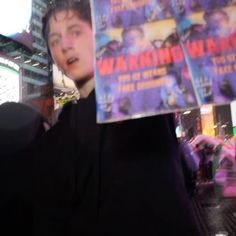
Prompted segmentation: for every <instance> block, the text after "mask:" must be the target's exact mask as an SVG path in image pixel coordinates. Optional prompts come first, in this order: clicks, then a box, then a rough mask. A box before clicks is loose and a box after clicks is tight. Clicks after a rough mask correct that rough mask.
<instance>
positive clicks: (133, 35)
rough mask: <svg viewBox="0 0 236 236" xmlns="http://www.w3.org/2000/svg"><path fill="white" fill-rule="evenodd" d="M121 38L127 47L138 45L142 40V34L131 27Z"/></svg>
mask: <svg viewBox="0 0 236 236" xmlns="http://www.w3.org/2000/svg"><path fill="white" fill-rule="evenodd" d="M123 40H124V44H125V46H127V47H138V46H140V45H141V43H142V41H143V35H142V33H141V32H140V31H138V30H136V29H132V30H130V31H129V32H127V33H126V34H125V36H124V39H123Z"/></svg>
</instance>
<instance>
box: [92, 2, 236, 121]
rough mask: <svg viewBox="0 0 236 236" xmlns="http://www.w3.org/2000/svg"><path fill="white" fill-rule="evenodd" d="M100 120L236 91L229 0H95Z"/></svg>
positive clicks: (171, 108) (181, 106) (235, 95)
mask: <svg viewBox="0 0 236 236" xmlns="http://www.w3.org/2000/svg"><path fill="white" fill-rule="evenodd" d="M91 9H92V17H93V24H94V26H95V27H94V35H95V44H96V47H95V48H96V49H95V50H96V58H95V81H96V99H97V121H98V123H106V122H114V121H120V120H127V119H133V118H139V117H146V116H152V115H158V114H164V113H170V112H175V111H181V110H186V109H192V108H196V107H199V106H200V105H203V104H212V103H213V104H226V103H229V102H230V101H232V100H234V99H236V79H235V75H236V73H235V72H236V54H235V50H236V38H235V37H236V34H235V27H236V16H235V14H233V12H235V10H236V4H235V1H229V0H225V1H223V0H221V1H217V0H214V1H213V0H208V1H206V0H204V1H203V0H195V1H190V0H169V1H168V0H166V1H163V0H99V1H98V0H91Z"/></svg>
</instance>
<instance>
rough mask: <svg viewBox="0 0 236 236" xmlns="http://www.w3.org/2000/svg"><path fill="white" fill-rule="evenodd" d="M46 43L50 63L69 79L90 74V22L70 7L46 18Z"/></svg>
mask: <svg viewBox="0 0 236 236" xmlns="http://www.w3.org/2000/svg"><path fill="white" fill-rule="evenodd" d="M48 45H49V49H50V52H51V55H52V59H53V61H54V63H55V64H56V65H57V66H58V67H59V69H60V70H61V71H62V72H63V73H65V75H67V76H68V77H69V78H71V79H72V80H73V81H83V80H89V79H91V78H93V73H94V65H93V58H94V51H93V47H94V43H93V33H92V29H91V25H90V24H89V23H88V22H86V21H83V20H81V19H80V18H79V16H78V14H76V13H75V12H74V11H72V10H69V11H66V10H62V11H60V12H58V13H57V14H56V17H51V18H50V20H49V34H48Z"/></svg>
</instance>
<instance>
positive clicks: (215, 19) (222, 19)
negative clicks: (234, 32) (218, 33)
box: [207, 12, 229, 30]
mask: <svg viewBox="0 0 236 236" xmlns="http://www.w3.org/2000/svg"><path fill="white" fill-rule="evenodd" d="M228 23H229V22H228V19H227V17H226V16H225V15H223V14H222V13H220V12H216V13H214V14H212V15H211V16H210V17H209V18H208V19H207V25H208V27H209V28H210V29H211V30H218V29H222V30H223V29H224V28H227V27H228Z"/></svg>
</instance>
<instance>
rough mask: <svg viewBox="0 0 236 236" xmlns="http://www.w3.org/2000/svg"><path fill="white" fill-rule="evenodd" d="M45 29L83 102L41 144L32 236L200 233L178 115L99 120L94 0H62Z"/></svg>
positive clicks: (53, 54) (47, 18) (70, 109)
mask: <svg viewBox="0 0 236 236" xmlns="http://www.w3.org/2000/svg"><path fill="white" fill-rule="evenodd" d="M43 34H44V37H45V39H46V42H47V45H48V48H49V52H50V55H51V57H52V59H53V62H54V63H55V64H56V65H57V66H58V67H59V68H60V69H61V71H63V72H64V73H65V74H66V75H67V76H69V77H70V78H71V79H72V80H73V81H74V82H75V84H76V86H77V88H78V90H79V91H80V94H81V99H80V100H79V101H77V104H69V105H67V106H66V109H65V112H64V113H63V111H62V115H61V119H60V120H59V121H58V122H57V124H56V125H55V126H54V127H52V128H51V129H50V130H49V132H48V133H47V134H46V135H45V136H44V139H43V140H42V142H41V144H40V145H39V148H38V152H37V156H36V157H35V169H34V175H35V176H34V177H35V178H34V181H35V182H34V187H35V192H34V197H35V224H34V226H35V230H34V235H37V236H38V235H40V236H47V235H50V236H53V235H56V236H60V235H66V236H70V235H104V236H105V235H109V236H116V235H117V236H118V235H119V236H120V235H122V236H126V235H129V236H130V235H140V236H141V235H142V236H143V235H148V236H152V235H155V236H156V235H198V232H197V229H196V223H195V221H194V218H193V215H192V209H191V206H190V203H189V199H188V196H187V194H186V190H185V187H184V184H183V179H182V173H181V168H180V163H179V154H178V153H179V150H178V144H177V139H176V137H175V134H174V123H173V120H172V116H171V115H161V116H153V117H149V118H143V119H136V120H129V121H124V122H119V123H110V124H104V125H99V124H97V123H96V101H95V92H94V73H93V57H94V52H93V49H94V44H93V37H92V35H93V34H92V28H91V19H90V8H89V3H88V1H85V0H83V1H61V2H58V3H57V5H56V6H55V7H54V8H52V9H51V10H49V12H48V13H47V14H46V16H45V17H44V20H43Z"/></svg>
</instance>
